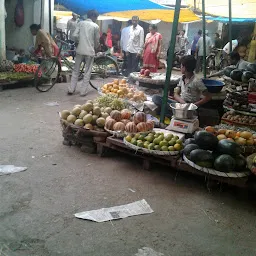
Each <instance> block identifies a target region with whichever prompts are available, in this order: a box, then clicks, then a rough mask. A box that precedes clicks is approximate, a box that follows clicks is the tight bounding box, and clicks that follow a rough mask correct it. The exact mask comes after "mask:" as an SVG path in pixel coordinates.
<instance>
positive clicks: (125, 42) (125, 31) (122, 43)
mask: <svg viewBox="0 0 256 256" xmlns="http://www.w3.org/2000/svg"><path fill="white" fill-rule="evenodd" d="M131 25H132V21H131V20H128V22H127V27H125V28H123V29H122V32H121V40H120V46H121V51H122V54H123V66H122V73H124V71H125V70H126V69H127V56H126V52H127V45H128V41H129V35H130V29H131Z"/></svg>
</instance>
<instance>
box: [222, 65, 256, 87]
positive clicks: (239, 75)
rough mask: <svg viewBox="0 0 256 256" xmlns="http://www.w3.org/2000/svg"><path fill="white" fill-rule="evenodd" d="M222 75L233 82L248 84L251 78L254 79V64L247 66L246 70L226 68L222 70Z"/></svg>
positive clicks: (255, 70)
mask: <svg viewBox="0 0 256 256" xmlns="http://www.w3.org/2000/svg"><path fill="white" fill-rule="evenodd" d="M224 75H225V76H228V77H230V78H231V79H232V80H234V81H239V82H243V83H248V81H249V80H250V79H251V78H256V64H255V63H250V64H248V65H247V67H246V70H241V69H236V68H232V67H226V68H225V69H224Z"/></svg>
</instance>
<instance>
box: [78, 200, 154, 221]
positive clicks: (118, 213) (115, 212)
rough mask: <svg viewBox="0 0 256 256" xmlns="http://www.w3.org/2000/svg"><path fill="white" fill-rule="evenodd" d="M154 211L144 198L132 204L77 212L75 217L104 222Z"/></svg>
mask: <svg viewBox="0 0 256 256" xmlns="http://www.w3.org/2000/svg"><path fill="white" fill-rule="evenodd" d="M152 212H154V211H153V210H152V209H151V207H150V206H149V204H148V203H147V202H146V200H145V199H142V200H140V201H136V202H134V203H131V204H125V205H120V206H114V207H110V208H102V209H99V210H92V211H86V212H80V213H76V214H75V217H76V218H79V219H85V220H91V221H95V222H104V221H109V220H117V219H123V218H126V217H129V216H136V215H141V214H148V213H152Z"/></svg>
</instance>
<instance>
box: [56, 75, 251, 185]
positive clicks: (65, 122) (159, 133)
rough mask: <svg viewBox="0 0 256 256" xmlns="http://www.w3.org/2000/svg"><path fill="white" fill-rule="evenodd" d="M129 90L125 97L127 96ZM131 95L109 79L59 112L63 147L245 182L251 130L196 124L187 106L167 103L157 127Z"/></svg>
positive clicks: (120, 82) (234, 182) (125, 87)
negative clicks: (168, 113) (167, 118)
mask: <svg viewBox="0 0 256 256" xmlns="http://www.w3.org/2000/svg"><path fill="white" fill-rule="evenodd" d="M129 90H131V91H129ZM129 93H131V94H132V95H131V97H127V94H129ZM136 93H138V92H137V91H136V89H135V88H130V85H129V84H127V83H126V81H125V80H124V79H122V80H117V79H115V80H114V81H113V82H112V83H108V84H106V86H103V88H102V93H101V95H100V96H99V97H97V98H96V99H95V100H89V101H87V102H85V104H83V105H75V106H74V107H73V109H71V110H63V111H61V112H60V119H61V126H62V135H63V137H64V142H63V143H64V145H69V146H71V145H74V146H78V147H80V148H81V150H82V151H83V152H86V153H98V155H99V156H105V155H106V154H107V152H108V151H109V150H110V149H111V150H116V151H119V152H122V153H125V154H127V155H132V156H134V157H136V158H140V159H141V160H142V162H143V167H144V168H145V169H149V168H150V166H151V164H152V163H158V164H162V165H166V166H169V167H170V168H171V169H173V170H176V171H186V172H190V173H193V174H197V175H201V176H205V177H206V178H207V179H213V180H217V181H220V182H224V183H228V184H232V185H235V186H240V187H246V186H247V184H248V180H250V177H252V176H253V172H255V169H256V167H254V166H256V157H255V159H254V158H252V155H253V154H255V152H256V133H255V132H254V130H252V129H249V128H248V127H237V126H230V125H227V124H222V123H221V124H219V125H216V126H206V127H204V128H203V127H199V121H198V118H197V116H196V111H195V108H194V106H193V104H189V106H183V105H184V104H180V105H175V106H173V108H174V110H173V114H174V117H173V119H172V122H171V123H170V125H169V126H168V127H165V129H163V128H160V127H159V123H158V122H155V121H153V120H154V119H152V118H150V117H149V116H148V115H147V114H145V113H144V112H143V111H138V110H137V109H136V108H134V106H133V104H132V101H131V99H133V101H134V100H135V99H134V97H135V96H136V95H137V97H139V98H138V100H140V101H143V100H144V97H146V95H143V96H140V93H138V94H136ZM183 107H185V108H184V109H183ZM182 117H183V118H182ZM185 117H186V118H187V119H186V118H185ZM189 118H192V119H189ZM248 159H250V161H249V160H248Z"/></svg>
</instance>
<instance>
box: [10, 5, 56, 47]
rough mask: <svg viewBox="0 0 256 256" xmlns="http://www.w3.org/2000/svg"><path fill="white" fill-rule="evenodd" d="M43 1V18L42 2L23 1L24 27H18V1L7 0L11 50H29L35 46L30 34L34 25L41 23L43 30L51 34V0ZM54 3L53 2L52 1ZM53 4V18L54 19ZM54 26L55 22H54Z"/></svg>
mask: <svg viewBox="0 0 256 256" xmlns="http://www.w3.org/2000/svg"><path fill="white" fill-rule="evenodd" d="M42 1H43V15H42V17H41V0H23V7H24V17H25V19H24V25H23V26H22V27H20V28H19V27H16V25H15V22H14V12H15V7H16V4H17V0H6V1H5V7H6V12H7V18H6V20H5V29H6V46H7V47H9V48H12V47H14V48H18V49H24V50H25V51H27V49H28V48H29V47H30V46H31V45H33V44H34V38H33V36H32V35H31V33H30V29H29V26H30V25H31V24H33V23H36V24H39V23H41V25H42V28H43V29H45V30H46V31H47V32H49V0H42ZM52 3H53V0H52ZM53 6H54V5H53V4H52V18H53ZM52 24H53V22H52Z"/></svg>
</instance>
